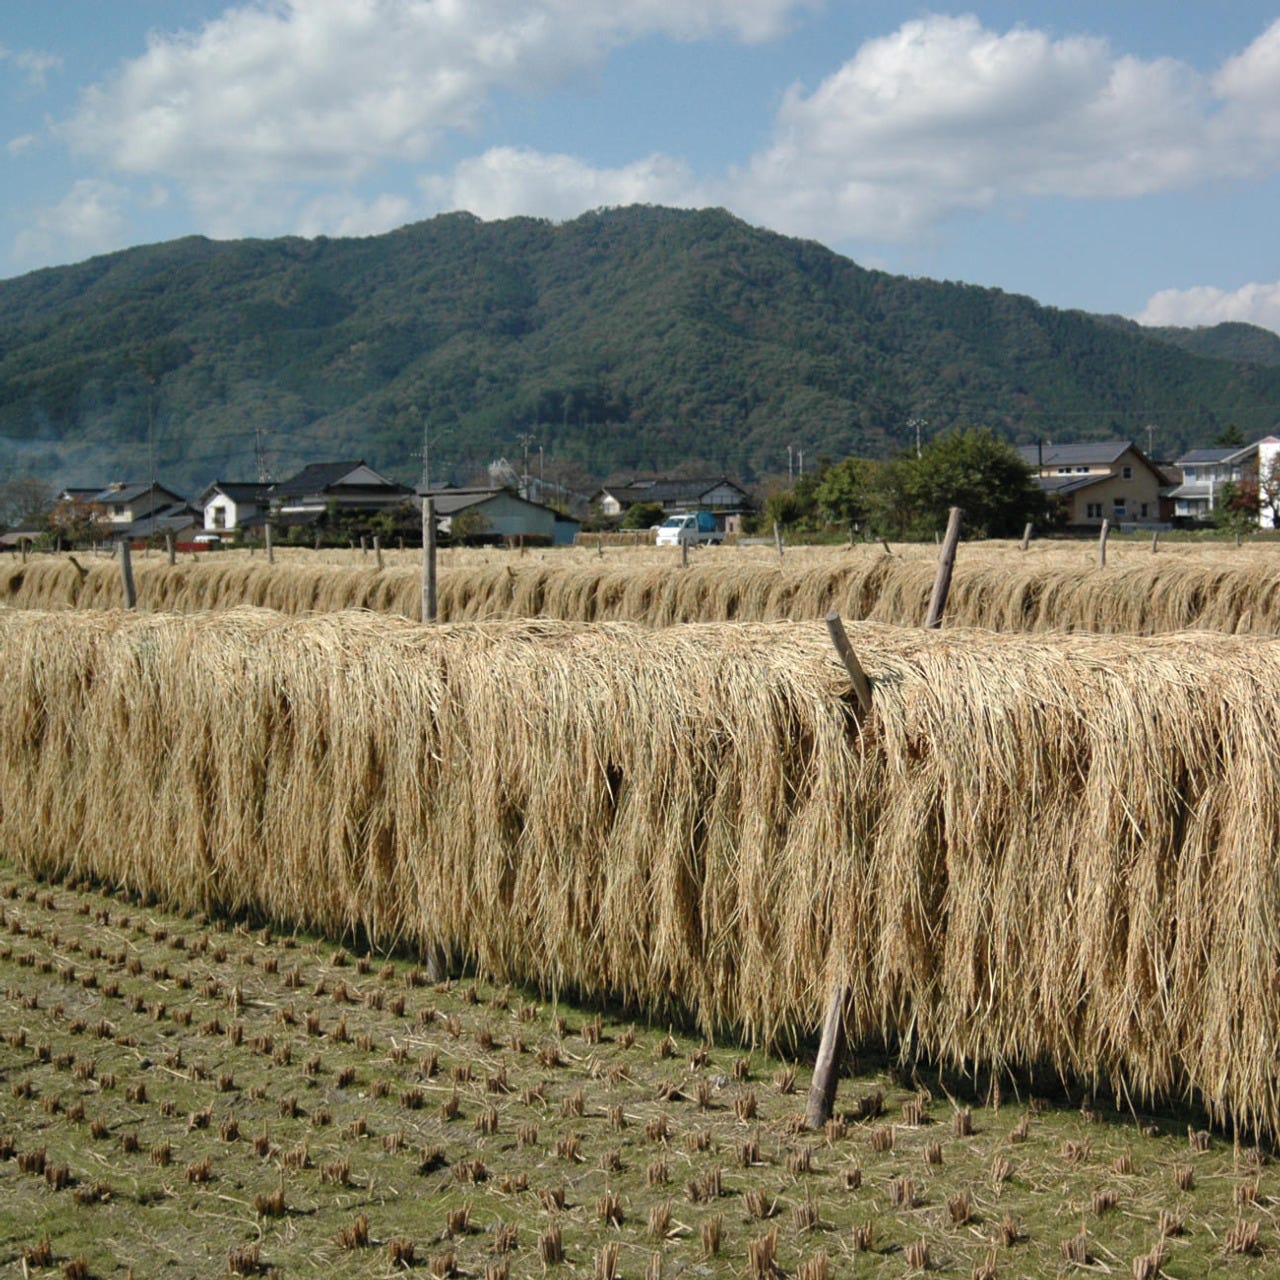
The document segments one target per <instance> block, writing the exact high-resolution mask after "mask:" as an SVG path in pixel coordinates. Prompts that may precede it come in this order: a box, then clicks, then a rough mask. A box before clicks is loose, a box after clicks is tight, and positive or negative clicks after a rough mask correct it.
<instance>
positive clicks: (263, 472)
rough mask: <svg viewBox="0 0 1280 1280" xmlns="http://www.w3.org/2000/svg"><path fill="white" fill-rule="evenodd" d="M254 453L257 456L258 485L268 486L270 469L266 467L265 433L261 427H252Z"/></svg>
mask: <svg viewBox="0 0 1280 1280" xmlns="http://www.w3.org/2000/svg"><path fill="white" fill-rule="evenodd" d="M253 437H254V452H255V453H256V454H257V455H258V483H259V484H269V483H270V482H271V468H270V467H269V466H268V465H267V441H266V432H265V431H264V430H263V428H262V427H254V429H253Z"/></svg>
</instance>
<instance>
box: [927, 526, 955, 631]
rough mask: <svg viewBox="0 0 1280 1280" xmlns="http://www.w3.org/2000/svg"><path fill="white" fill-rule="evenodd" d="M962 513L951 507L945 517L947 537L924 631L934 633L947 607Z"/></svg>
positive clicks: (940, 557) (930, 598)
mask: <svg viewBox="0 0 1280 1280" xmlns="http://www.w3.org/2000/svg"><path fill="white" fill-rule="evenodd" d="M963 515H964V512H962V511H961V510H960V508H959V507H952V508H951V512H950V514H949V515H948V516H947V536H946V538H945V539H944V540H943V543H942V554H941V555H940V556H939V557H938V573H937V576H936V577H935V578H934V580H933V595H931V596H930V597H929V611H928V613H926V614H925V617H924V626H925V630H926V631H936V630H937V629H938V628H939V627H940V626H941V625H942V611H943V610H944V609H945V608H946V607H947V595H948V594H949V593H950V591H951V571H952V569H953V568H955V563H956V544H957V543H958V542H959V541H960V520H961V517H962V516H963Z"/></svg>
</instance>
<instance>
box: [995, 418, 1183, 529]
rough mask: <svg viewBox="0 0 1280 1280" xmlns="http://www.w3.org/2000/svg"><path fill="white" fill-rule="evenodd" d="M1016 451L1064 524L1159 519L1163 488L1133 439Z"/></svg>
mask: <svg viewBox="0 0 1280 1280" xmlns="http://www.w3.org/2000/svg"><path fill="white" fill-rule="evenodd" d="M1018 454H1019V456H1020V457H1021V458H1022V460H1023V462H1025V463H1026V464H1027V466H1029V467H1030V468H1031V472H1032V474H1033V475H1034V476H1035V478H1036V481H1037V482H1038V483H1039V485H1040V488H1041V490H1043V492H1044V493H1046V494H1047V495H1048V496H1049V497H1050V499H1051V500H1052V501H1053V502H1054V503H1055V504H1056V505H1057V506H1058V507H1059V509H1060V511H1061V513H1062V517H1063V519H1064V521H1065V523H1066V525H1067V527H1068V528H1073V527H1074V528H1084V529H1088V528H1099V527H1100V526H1101V525H1102V522H1103V520H1109V521H1110V522H1111V525H1112V526H1113V527H1114V526H1116V525H1119V524H1143V525H1154V524H1159V523H1163V522H1164V521H1165V520H1166V519H1167V517H1168V514H1169V513H1168V510H1167V509H1166V508H1165V507H1164V506H1162V500H1163V495H1164V493H1165V491H1166V489H1167V486H1166V484H1165V480H1164V477H1163V476H1162V475H1161V474H1160V470H1159V468H1158V467H1157V466H1156V464H1155V463H1153V462H1152V461H1151V460H1150V459H1149V458H1148V457H1147V456H1146V454H1145V453H1143V452H1142V450H1141V449H1139V448H1138V447H1137V446H1136V445H1135V444H1134V443H1133V441H1132V440H1099V441H1090V442H1085V443H1081V444H1058V445H1055V444H1045V443H1041V444H1026V445H1019V446H1018Z"/></svg>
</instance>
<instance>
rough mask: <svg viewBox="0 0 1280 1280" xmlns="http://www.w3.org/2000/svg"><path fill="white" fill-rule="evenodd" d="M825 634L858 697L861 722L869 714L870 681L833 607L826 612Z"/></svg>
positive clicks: (859, 721) (859, 719)
mask: <svg viewBox="0 0 1280 1280" xmlns="http://www.w3.org/2000/svg"><path fill="white" fill-rule="evenodd" d="M827 635H829V636H830V637H831V643H832V644H833V645H835V647H836V653H838V654H839V655H840V661H841V662H843V663H844V669H845V670H846V671H847V672H848V673H849V680H850V682H851V683H852V685H853V692H854V695H855V697H857V699H858V711H859V712H860V713H861V714H860V715H859V717H858V723H859V724H861V723H862V721H863V718H864V717H866V716H869V715H870V714H871V681H870V680H868V679H867V673H866V672H865V671H863V669H862V663H860V662H859V661H858V655H857V654H856V653H854V651H853V645H851V644H850V643H849V633H848V632H847V631H846V630H845V629H844V623H843V622H841V621H840V615H839V614H838V613H837V612H836V611H835V610H834V609H833V610H832V611H831V612H830V613H829V614H827Z"/></svg>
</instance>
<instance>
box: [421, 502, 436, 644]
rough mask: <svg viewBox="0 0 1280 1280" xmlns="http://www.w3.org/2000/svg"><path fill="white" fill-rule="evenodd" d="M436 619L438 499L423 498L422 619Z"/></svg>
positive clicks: (432, 620) (425, 620) (428, 620)
mask: <svg viewBox="0 0 1280 1280" xmlns="http://www.w3.org/2000/svg"><path fill="white" fill-rule="evenodd" d="M435 620H436V500H435V499H434V498H423V500H422V621H423V622H434V621H435Z"/></svg>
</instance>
